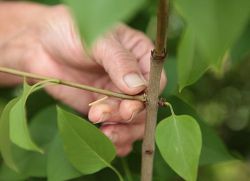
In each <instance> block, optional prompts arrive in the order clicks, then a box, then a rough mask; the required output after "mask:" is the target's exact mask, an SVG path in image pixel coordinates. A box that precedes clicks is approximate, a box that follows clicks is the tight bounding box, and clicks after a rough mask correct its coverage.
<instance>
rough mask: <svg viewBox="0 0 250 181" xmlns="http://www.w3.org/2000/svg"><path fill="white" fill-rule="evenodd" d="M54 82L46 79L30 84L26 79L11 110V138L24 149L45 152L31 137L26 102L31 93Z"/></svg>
mask: <svg viewBox="0 0 250 181" xmlns="http://www.w3.org/2000/svg"><path fill="white" fill-rule="evenodd" d="M53 82H54V80H46V81H41V82H38V83H37V84H35V85H33V86H30V85H28V84H27V83H26V82H25V81H24V84H23V93H22V95H21V96H20V97H19V99H18V101H17V103H16V104H15V105H14V106H13V107H12V109H11V111H10V116H9V119H10V139H11V141H12V142H13V143H15V144H16V145H18V146H19V147H21V148H23V149H26V150H30V151H37V152H40V153H43V151H42V150H41V149H40V148H39V147H38V146H37V145H36V144H35V143H34V142H33V140H32V139H31V136H30V133H29V129H28V124H27V120H26V109H25V104H26V101H27V99H28V97H29V95H30V94H31V93H33V92H34V91H36V90H39V89H40V88H42V87H44V86H45V85H48V84H50V83H53Z"/></svg>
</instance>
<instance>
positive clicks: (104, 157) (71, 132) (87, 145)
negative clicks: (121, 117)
mask: <svg viewBox="0 0 250 181" xmlns="http://www.w3.org/2000/svg"><path fill="white" fill-rule="evenodd" d="M57 112H58V125H59V130H60V134H61V136H62V139H63V144H64V149H65V153H66V154H67V156H68V158H69V160H70V162H71V163H72V164H73V166H74V167H75V168H76V169H77V170H79V171H80V172H81V173H83V174H92V173H95V172H97V171H99V170H101V169H103V168H105V167H110V168H111V167H112V166H111V165H110V162H111V161H112V160H113V159H114V158H115V154H116V153H115V148H114V146H113V144H112V143H111V142H110V140H109V139H108V138H107V137H106V136H105V135H104V134H103V133H102V132H101V131H100V130H99V129H98V128H96V127H95V126H94V125H92V124H91V123H89V122H88V121H86V120H84V119H82V118H80V117H78V116H76V115H74V114H71V113H69V112H66V111H64V110H62V109H61V108H58V109H57ZM111 169H112V168H111Z"/></svg>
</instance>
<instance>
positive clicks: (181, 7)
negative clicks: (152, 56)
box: [175, 0, 250, 87]
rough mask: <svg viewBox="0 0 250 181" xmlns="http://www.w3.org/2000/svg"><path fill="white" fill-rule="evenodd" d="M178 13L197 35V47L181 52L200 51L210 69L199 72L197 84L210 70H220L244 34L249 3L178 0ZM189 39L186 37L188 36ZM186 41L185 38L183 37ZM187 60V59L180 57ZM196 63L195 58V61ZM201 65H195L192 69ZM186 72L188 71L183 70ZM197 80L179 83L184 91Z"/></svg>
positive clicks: (246, 1)
mask: <svg viewBox="0 0 250 181" xmlns="http://www.w3.org/2000/svg"><path fill="white" fill-rule="evenodd" d="M175 5H176V8H177V10H178V11H179V12H180V14H181V15H182V16H183V18H184V19H185V20H186V23H187V25H188V27H192V31H193V34H194V35H195V37H196V38H195V40H194V41H195V43H193V41H190V42H189V43H188V42H187V43H186V45H185V46H184V45H182V46H180V47H179V52H185V50H183V49H189V48H191V47H194V48H196V47H199V49H200V51H199V53H201V55H202V56H201V57H200V58H202V59H204V60H203V61H206V62H207V66H205V67H204V68H203V71H202V70H200V71H199V73H197V75H196V74H195V75H194V76H195V77H196V78H195V79H196V80H197V79H198V78H199V77H200V76H201V75H200V73H202V72H204V71H205V70H206V69H207V68H208V67H214V68H216V69H218V70H219V69H220V68H221V65H222V63H223V57H224V55H225V53H226V52H227V51H228V50H229V49H230V47H231V46H232V45H233V44H234V43H235V42H236V40H237V39H238V38H239V37H240V35H241V34H242V32H243V30H244V28H245V26H246V24H247V21H248V20H249V15H250V8H249V7H250V1H249V0H239V1H235V0H204V1H199V0H190V1H185V0H176V1H175ZM186 36H187V35H186ZM184 38H185V36H184ZM194 48H193V49H194ZM179 58H182V59H183V58H184V60H180V59H179V61H182V62H184V61H190V60H189V59H185V56H184V55H183V56H179ZM193 58H194V59H195V56H194V57H193ZM200 63H201V64H202V62H200V61H199V62H197V63H196V64H193V69H194V70H195V69H196V66H200V65H199V64H200ZM181 71H185V70H183V69H182V70H181ZM194 81H195V80H194V79H191V78H190V79H187V80H186V83H185V84H183V83H182V82H179V83H180V85H181V87H184V86H186V85H189V84H191V83H193V82H194Z"/></svg>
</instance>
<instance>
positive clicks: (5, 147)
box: [0, 98, 18, 171]
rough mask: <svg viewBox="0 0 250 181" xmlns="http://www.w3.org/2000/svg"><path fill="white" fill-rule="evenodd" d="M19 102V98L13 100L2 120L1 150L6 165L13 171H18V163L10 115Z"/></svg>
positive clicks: (0, 126) (5, 110) (0, 132)
mask: <svg viewBox="0 0 250 181" xmlns="http://www.w3.org/2000/svg"><path fill="white" fill-rule="evenodd" d="M17 101H18V99H17V98H15V99H13V100H11V101H10V102H9V103H8V104H7V105H6V106H5V108H4V110H3V112H2V114H1V118H0V150H1V154H2V157H3V160H4V162H5V164H6V165H7V166H8V167H10V168H11V169H13V170H15V171H18V168H17V166H16V163H15V161H14V159H13V155H12V149H11V145H12V143H11V140H10V135H9V132H10V131H9V113H10V110H11V108H12V107H13V106H14V105H15V104H16V102H17Z"/></svg>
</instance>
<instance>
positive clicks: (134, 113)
mask: <svg viewBox="0 0 250 181" xmlns="http://www.w3.org/2000/svg"><path fill="white" fill-rule="evenodd" d="M138 113H139V111H134V112H133V113H132V115H131V117H130V118H129V120H127V121H126V123H130V122H131V121H132V120H133V119H134V118H135V117H136V116H137V114H138Z"/></svg>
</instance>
